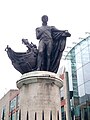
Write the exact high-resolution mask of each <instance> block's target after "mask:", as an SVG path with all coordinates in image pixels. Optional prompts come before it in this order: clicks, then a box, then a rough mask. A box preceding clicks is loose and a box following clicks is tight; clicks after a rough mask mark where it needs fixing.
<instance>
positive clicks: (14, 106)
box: [10, 97, 16, 112]
mask: <svg viewBox="0 0 90 120" xmlns="http://www.w3.org/2000/svg"><path fill="white" fill-rule="evenodd" d="M15 108H16V97H15V98H14V99H13V100H11V101H10V112H11V111H13V110H14V109H15Z"/></svg>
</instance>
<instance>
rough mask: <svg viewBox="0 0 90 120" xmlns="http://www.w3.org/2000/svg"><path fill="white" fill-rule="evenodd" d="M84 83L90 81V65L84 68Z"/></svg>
mask: <svg viewBox="0 0 90 120" xmlns="http://www.w3.org/2000/svg"><path fill="white" fill-rule="evenodd" d="M83 74H84V82H86V81H88V80H90V63H88V64H86V65H85V66H83Z"/></svg>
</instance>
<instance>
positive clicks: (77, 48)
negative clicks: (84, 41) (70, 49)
mask: <svg viewBox="0 0 90 120" xmlns="http://www.w3.org/2000/svg"><path fill="white" fill-rule="evenodd" d="M80 51H81V49H80V44H78V45H77V46H76V47H75V54H77V53H79V52H80Z"/></svg>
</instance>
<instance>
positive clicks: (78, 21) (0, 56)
mask: <svg viewBox="0 0 90 120" xmlns="http://www.w3.org/2000/svg"><path fill="white" fill-rule="evenodd" d="M89 1H90V0H0V98H1V97H2V96H3V95H4V94H5V93H6V92H7V91H8V90H9V89H15V88H16V81H17V80H19V78H20V77H21V74H20V73H19V72H18V71H16V70H15V69H14V68H13V66H12V64H11V61H10V60H9V58H8V56H7V54H6V52H5V51H4V49H5V48H6V46H7V45H9V46H10V47H11V48H12V49H13V50H14V51H16V52H24V51H26V47H25V46H24V45H23V44H22V42H21V39H22V38H27V39H28V40H29V41H30V42H31V41H32V42H33V43H35V44H38V41H37V40H36V36H35V28H36V27H39V26H41V16H42V15H44V14H47V15H48V17H49V22H48V25H53V26H56V28H58V29H60V30H69V32H70V33H71V34H72V36H71V37H70V38H68V39H67V45H69V46H72V44H71V43H72V42H73V41H75V42H79V41H80V40H79V39H78V38H79V37H86V36H87V35H85V32H90V2H89Z"/></svg>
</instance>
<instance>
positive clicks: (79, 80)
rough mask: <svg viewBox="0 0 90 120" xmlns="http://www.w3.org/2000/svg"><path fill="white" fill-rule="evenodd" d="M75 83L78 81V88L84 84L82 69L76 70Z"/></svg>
mask: <svg viewBox="0 0 90 120" xmlns="http://www.w3.org/2000/svg"><path fill="white" fill-rule="evenodd" d="M77 81H78V86H80V85H81V84H83V83H84V78H83V71H82V68H80V69H78V70H77Z"/></svg>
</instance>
